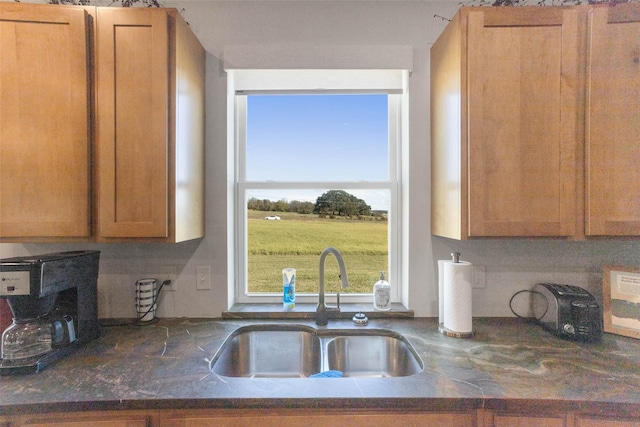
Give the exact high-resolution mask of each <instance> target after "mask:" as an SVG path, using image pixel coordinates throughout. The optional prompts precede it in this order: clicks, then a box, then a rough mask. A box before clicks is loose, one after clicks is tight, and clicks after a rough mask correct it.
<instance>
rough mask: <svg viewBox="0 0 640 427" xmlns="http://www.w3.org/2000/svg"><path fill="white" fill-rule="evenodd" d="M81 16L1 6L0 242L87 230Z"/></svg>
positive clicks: (86, 98)
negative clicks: (15, 238) (2, 240)
mask: <svg viewBox="0 0 640 427" xmlns="http://www.w3.org/2000/svg"><path fill="white" fill-rule="evenodd" d="M86 30H87V16H86V12H85V11H84V10H82V9H76V8H61V7H58V6H50V5H29V4H24V3H0V238H3V239H4V238H9V239H10V238H14V237H18V238H19V237H27V238H28V237H40V238H42V237H86V236H89V235H90V233H91V225H90V224H91V223H90V221H91V219H90V215H91V209H90V206H91V204H90V191H89V190H90V162H89V156H90V142H91V138H90V127H89V123H90V111H91V104H90V100H91V93H90V89H91V84H90V81H91V78H90V75H89V67H88V63H87V62H88V58H89V55H88V40H87V32H86Z"/></svg>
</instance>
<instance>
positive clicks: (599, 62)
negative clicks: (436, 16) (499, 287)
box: [431, 4, 640, 239]
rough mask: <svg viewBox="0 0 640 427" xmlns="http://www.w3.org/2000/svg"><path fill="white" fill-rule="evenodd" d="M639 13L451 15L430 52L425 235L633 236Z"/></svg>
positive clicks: (480, 11) (637, 218)
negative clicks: (428, 231)
mask: <svg viewBox="0 0 640 427" xmlns="http://www.w3.org/2000/svg"><path fill="white" fill-rule="evenodd" d="M620 6H621V7H620ZM639 11H640V7H639V5H636V4H625V5H619V6H611V7H609V6H597V7H591V6H588V7H587V6H578V7H501V8H491V7H486V8H485V7H483V8H462V9H461V10H460V11H459V13H458V14H457V15H456V16H455V17H454V19H453V20H452V21H451V23H450V24H449V25H448V26H447V28H446V29H445V31H444V32H443V34H442V35H441V36H440V38H439V39H438V40H437V42H436V43H435V44H434V46H433V47H432V49H431V132H432V136H431V144H432V148H431V150H432V158H431V159H432V160H431V161H432V165H431V166H432V194H431V197H432V211H431V213H432V215H431V216H432V218H431V220H432V233H433V234H434V235H439V236H445V237H449V238H454V239H468V238H476V237H564V238H578V239H580V238H584V237H585V236H590V235H608V236H618V235H640V185H638V184H639V183H640V172H639V170H638V168H637V167H632V163H633V162H634V161H635V159H638V158H640V147H639V144H638V135H639V132H638V131H639V130H640V125H639V124H638V123H639V122H640V120H638V119H640V117H639V115H640V109H639V108H638V107H639V106H640V105H639V104H640V100H639V99H640V96H639V95H640V93H639V92H640V78H639V76H640V73H638V64H637V63H635V66H636V67H635V69H634V68H633V66H634V62H633V61H634V58H635V59H636V60H637V57H638V54H637V52H638V50H639V48H640V28H639V27H638V19H637V17H638V13H640V12H639ZM588 16H589V17H590V18H588ZM612 17H613V18H612ZM599 21H602V22H603V23H600V24H598V22H599ZM612 21H613V22H617V21H624V24H625V25H626V26H627V27H626V28H625V29H621V30H618V31H620V32H619V33H616V30H613V29H611V27H612V25H611V22H612ZM607 23H609V24H607ZM587 24H589V25H587ZM614 40H616V41H615V42H614ZM621 40H624V41H623V42H622V41H621ZM587 47H588V48H589V49H587ZM634 52H635V54H634ZM634 55H635V56H634ZM621 57H624V58H626V63H624V64H623V62H624V61H625V59H621ZM596 67H597V71H595V70H594V68H596ZM618 67H626V68H624V70H625V71H624V72H623V71H620V72H618V71H617V68H618ZM597 80H598V81H597ZM614 88H615V89H614ZM585 106H586V109H585ZM612 123H618V124H619V125H618V126H617V127H616V128H615V129H616V130H615V134H616V138H612V135H611V134H610V132H611V131H612V129H611V128H612V126H611V125H612ZM596 129H598V132H599V133H596V132H595V131H596ZM585 141H586V143H585ZM585 151H586V152H585ZM585 165H586V166H585ZM585 176H586V178H585ZM602 222H604V223H605V224H606V225H603V226H599V225H598V226H596V223H602ZM598 227H599V230H601V231H598ZM634 227H635V228H634Z"/></svg>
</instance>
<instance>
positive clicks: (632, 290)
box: [602, 265, 640, 338]
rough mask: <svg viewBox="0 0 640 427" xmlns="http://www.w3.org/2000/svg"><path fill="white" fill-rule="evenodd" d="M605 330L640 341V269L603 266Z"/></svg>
mask: <svg viewBox="0 0 640 427" xmlns="http://www.w3.org/2000/svg"><path fill="white" fill-rule="evenodd" d="M602 287H603V292H602V293H603V298H604V304H603V310H602V314H603V316H604V319H603V320H604V331H605V332H610V333H612V334H618V335H624V336H627V337H632V338H640V267H626V266H619V265H603V266H602Z"/></svg>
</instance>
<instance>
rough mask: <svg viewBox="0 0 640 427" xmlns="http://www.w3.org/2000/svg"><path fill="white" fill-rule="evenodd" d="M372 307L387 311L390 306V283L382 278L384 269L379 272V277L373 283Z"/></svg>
mask: <svg viewBox="0 0 640 427" xmlns="http://www.w3.org/2000/svg"><path fill="white" fill-rule="evenodd" d="M373 308H374V309H376V310H379V311H387V310H389V309H390V308H391V285H389V282H387V281H386V280H385V278H384V271H381V272H380V279H379V280H378V281H377V282H376V283H375V284H374V285H373Z"/></svg>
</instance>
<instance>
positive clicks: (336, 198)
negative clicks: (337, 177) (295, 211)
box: [313, 190, 371, 216]
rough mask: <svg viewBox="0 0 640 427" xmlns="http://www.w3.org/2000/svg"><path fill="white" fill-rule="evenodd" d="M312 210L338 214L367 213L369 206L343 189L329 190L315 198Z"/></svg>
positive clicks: (369, 209) (369, 211)
mask: <svg viewBox="0 0 640 427" xmlns="http://www.w3.org/2000/svg"><path fill="white" fill-rule="evenodd" d="M313 212H314V213H316V214H321V215H322V214H325V215H326V214H329V215H339V216H354V215H369V214H370V213H371V206H369V205H367V203H366V202H365V201H364V200H362V199H358V198H357V197H356V196H354V195H352V194H349V193H347V192H346V191H344V190H329V191H327V192H326V193H324V194H322V195H321V196H320V197H318V198H317V199H316V205H315V208H314V210H313Z"/></svg>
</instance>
